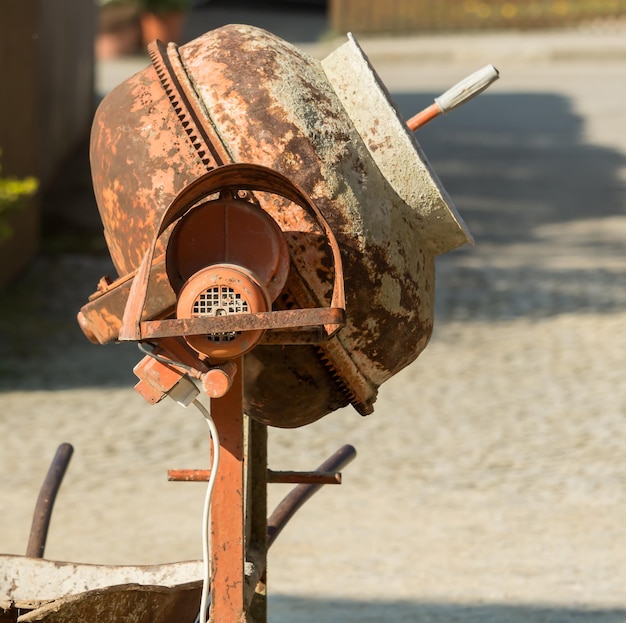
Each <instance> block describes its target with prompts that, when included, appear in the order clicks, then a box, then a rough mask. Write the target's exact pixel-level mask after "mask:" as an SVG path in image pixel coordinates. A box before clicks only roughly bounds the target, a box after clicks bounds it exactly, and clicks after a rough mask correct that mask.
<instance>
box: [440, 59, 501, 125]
mask: <svg viewBox="0 0 626 623" xmlns="http://www.w3.org/2000/svg"><path fill="white" fill-rule="evenodd" d="M499 77H500V73H499V72H498V70H497V69H496V68H495V67H494V66H493V65H487V66H486V67H483V68H482V69H479V70H478V71H476V72H474V73H473V74H471V75H470V76H467V78H464V79H463V80H461V82H459V83H458V84H455V85H454V86H453V87H452V88H450V89H448V90H447V91H446V92H445V93H444V94H443V95H440V96H439V97H436V98H435V102H436V103H437V105H438V106H439V108H441V112H443V114H444V115H445V114H446V113H448V112H450V111H451V110H454V109H455V108H456V107H457V106H460V105H461V104H464V103H465V102H467V101H468V100H470V99H472V97H475V96H476V95H478V94H479V93H482V92H483V91H484V90H485V89H486V88H487V87H488V86H490V85H491V84H493V83H494V82H495V81H496V80H497V79H498V78H499Z"/></svg>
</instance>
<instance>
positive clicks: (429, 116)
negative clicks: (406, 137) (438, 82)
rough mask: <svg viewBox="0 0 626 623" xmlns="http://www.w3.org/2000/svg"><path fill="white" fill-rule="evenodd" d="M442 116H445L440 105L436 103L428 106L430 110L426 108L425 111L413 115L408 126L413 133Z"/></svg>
mask: <svg viewBox="0 0 626 623" xmlns="http://www.w3.org/2000/svg"><path fill="white" fill-rule="evenodd" d="M441 114H443V111H442V110H441V108H440V107H439V104H437V102H434V103H432V104H431V105H430V106H428V108H424V110H421V111H420V112H418V113H417V114H416V115H413V116H412V117H411V118H410V119H409V120H408V121H407V122H406V124H407V126H408V128H409V130H411V132H415V130H418V129H419V128H421V127H422V126H425V125H426V124H427V123H428V122H429V121H432V120H433V119H435V118H436V117H438V116H439V115H441Z"/></svg>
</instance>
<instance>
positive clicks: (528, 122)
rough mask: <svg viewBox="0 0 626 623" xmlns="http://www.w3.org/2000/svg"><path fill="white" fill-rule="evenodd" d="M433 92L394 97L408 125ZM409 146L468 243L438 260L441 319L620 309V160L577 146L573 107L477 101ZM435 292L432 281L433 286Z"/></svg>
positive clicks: (625, 233) (625, 232)
mask: <svg viewBox="0 0 626 623" xmlns="http://www.w3.org/2000/svg"><path fill="white" fill-rule="evenodd" d="M436 95H437V94H436V93H433V94H419V95H416V94H404V93H397V94H393V99H394V101H395V102H396V104H397V105H398V108H399V110H400V111H401V113H402V114H403V116H405V117H406V118H408V117H409V116H411V115H412V114H414V113H415V111H417V110H421V109H422V108H424V107H425V106H427V105H428V104H429V103H430V102H432V101H433V98H434V97H435V96H436ZM417 138H418V140H419V142H420V144H421V146H422V148H423V149H424V151H425V153H426V154H427V157H428V158H429V160H430V161H431V163H432V164H433V166H434V168H435V170H436V171H437V173H438V175H439V177H440V178H441V180H442V182H443V184H444V186H445V187H446V189H447V190H448V192H449V194H450V196H451V197H452V199H453V201H454V203H455V205H456V206H457V208H458V210H459V212H460V213H461V216H462V217H463V218H464V220H465V221H466V223H467V224H468V226H469V229H470V231H471V232H472V234H473V235H474V237H475V239H476V247H475V248H471V247H465V248H463V249H461V250H459V251H456V252H453V253H451V254H449V255H446V256H443V257H442V258H441V259H440V261H439V266H440V274H441V276H442V277H444V279H445V284H442V286H443V287H442V288H441V289H440V292H439V300H438V312H439V314H440V315H446V316H454V317H458V318H463V319H474V320H480V319H485V318H489V319H506V318H515V317H520V316H532V317H544V316H549V315H554V314H561V313H582V312H612V311H616V310H618V309H624V308H625V306H626V294H625V292H626V275H625V274H624V270H623V267H624V264H623V249H624V241H625V240H626V228H625V227H624V223H623V222H622V223H619V225H620V227H621V229H617V230H616V229H615V227H614V225H615V224H616V223H617V219H618V218H619V217H622V218H623V217H624V216H626V208H625V206H626V192H625V189H624V184H623V182H621V180H620V179H619V177H618V175H619V171H620V170H621V169H622V168H623V167H624V165H625V161H626V159H625V157H624V154H623V153H620V152H617V151H614V150H611V149H607V148H604V147H599V146H596V145H593V144H590V143H588V142H586V140H585V128H584V123H583V119H582V118H581V117H580V116H578V115H577V114H576V113H575V112H574V110H573V108H572V102H571V101H570V100H569V99H568V98H566V97H562V96H559V95H555V94H549V93H508V94H507V93H503V94H497V95H492V94H484V95H482V96H481V98H480V100H477V101H476V102H472V103H470V104H468V105H467V106H465V107H463V108H461V109H458V110H456V111H454V113H453V114H451V115H449V116H447V117H444V118H440V119H438V120H436V121H434V122H432V123H431V124H430V125H428V126H426V127H424V128H423V129H422V130H420V131H418V134H417ZM440 282H441V280H440Z"/></svg>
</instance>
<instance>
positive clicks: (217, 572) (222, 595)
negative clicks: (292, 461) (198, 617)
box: [209, 357, 247, 623]
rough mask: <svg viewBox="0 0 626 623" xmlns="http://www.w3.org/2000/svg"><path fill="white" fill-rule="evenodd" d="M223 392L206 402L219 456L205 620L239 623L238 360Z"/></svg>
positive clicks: (241, 454)
mask: <svg viewBox="0 0 626 623" xmlns="http://www.w3.org/2000/svg"><path fill="white" fill-rule="evenodd" d="M236 364H237V373H236V374H235V376H234V379H233V385H232V387H231V389H230V391H229V392H227V393H226V394H225V395H224V396H223V397H222V398H214V399H212V400H211V417H212V418H213V421H214V422H215V426H216V428H217V431H218V433H219V436H220V449H221V458H220V465H219V468H218V472H217V480H216V482H215V489H214V490H213V503H212V510H211V519H210V522H211V530H210V533H211V606H210V609H209V622H210V623H245V622H246V621H247V616H246V612H245V611H246V607H245V592H246V590H245V581H244V579H245V487H244V485H245V482H244V474H245V472H244V466H245V443H244V415H243V361H242V358H241V357H240V358H239V359H238V360H237V361H236Z"/></svg>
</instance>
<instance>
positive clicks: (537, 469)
mask: <svg viewBox="0 0 626 623" xmlns="http://www.w3.org/2000/svg"><path fill="white" fill-rule="evenodd" d="M206 15H208V12H207V13H206ZM242 21H243V20H242ZM362 43H363V45H364V48H365V50H366V52H370V53H371V57H372V59H373V62H374V64H375V65H376V67H377V69H378V71H379V72H380V74H381V76H382V78H383V80H384V81H385V82H386V83H387V85H388V86H389V88H390V90H391V92H392V96H393V98H394V100H395V101H396V102H397V104H398V107H399V109H400V110H401V111H402V113H403V114H404V115H406V116H407V117H408V116H409V115H410V114H412V112H415V111H416V110H419V109H420V108H421V107H422V106H424V105H426V104H427V103H429V102H430V101H431V100H432V97H433V96H434V95H436V94H437V93H438V92H440V91H441V90H443V89H444V88H446V86H448V85H449V84H451V83H452V82H454V81H455V80H456V79H458V78H460V77H461V76H463V75H465V74H466V73H468V72H469V71H471V70H472V69H474V68H476V67H479V66H481V64H484V63H486V62H491V63H493V64H495V65H496V66H498V68H499V69H500V70H501V74H502V79H501V81H500V82H499V83H498V84H497V85H496V86H495V87H494V88H493V89H492V90H491V91H490V92H489V93H488V94H485V95H483V96H482V97H481V98H480V99H478V100H476V101H474V102H473V103H471V104H469V105H468V106H467V107H466V108H464V109H462V110H459V111H457V112H456V113H454V114H453V115H450V116H449V117H446V118H444V119H441V120H438V121H437V122H435V123H434V124H433V125H432V126H431V127H428V128H425V129H424V130H423V131H422V132H421V133H420V135H419V139H420V142H421V143H422V146H423V147H424V149H425V151H426V153H427V154H428V156H429V157H430V159H431V160H432V162H433V164H434V166H435V168H436V169H437V171H438V172H439V174H440V176H441V178H442V180H443V182H444V184H445V185H446V187H447V188H448V190H449V192H450V194H451V195H452V196H453V198H454V199H455V202H456V204H457V206H458V208H459V210H460V212H461V213H462V214H463V216H464V218H465V220H466V221H467V223H468V225H469V227H470V229H471V230H472V231H473V233H474V235H475V237H476V240H477V245H476V247H475V248H467V249H463V250H461V251H458V252H455V253H453V254H450V255H447V256H445V257H442V258H441V259H440V261H439V264H438V275H439V282H438V288H437V328H436V331H435V335H434V338H433V340H432V342H431V344H430V346H429V347H428V349H427V350H426V352H425V353H424V354H423V355H422V357H421V358H420V359H419V360H418V361H417V362H416V363H415V364H414V365H413V366H411V367H410V368H409V369H407V370H406V371H404V372H403V373H401V374H400V375H398V376H397V377H395V378H394V379H392V380H391V381H390V382H389V383H388V384H387V385H385V386H384V387H383V389H382V391H381V397H380V400H379V403H378V405H377V410H376V413H375V414H374V415H372V416H371V417H369V418H366V419H362V418H360V417H359V416H357V415H356V414H355V413H354V412H353V411H351V410H349V409H348V410H344V411H341V412H338V413H336V414H333V415H331V416H329V417H327V418H325V419H324V420H322V421H321V422H319V423H318V424H316V425H313V426H310V427H307V428H304V429H300V430H297V431H273V432H272V436H271V463H272V466H273V467H275V468H285V469H286V468H296V469H297V468H309V467H311V466H312V465H314V464H317V463H319V462H320V460H321V459H322V458H324V457H325V456H326V455H328V454H330V453H331V452H332V451H333V450H334V449H335V448H336V447H337V446H338V445H341V444H342V443H345V442H349V443H352V444H354V445H355V446H356V447H357V449H358V450H359V457H358V458H357V461H356V462H355V463H353V464H352V465H351V466H350V467H349V468H347V469H346V473H345V479H344V485H342V487H341V488H333V489H331V488H329V489H327V490H325V491H324V492H322V493H321V494H319V496H318V497H317V498H316V499H314V500H313V501H312V502H310V503H309V505H308V506H307V507H306V508H305V509H303V510H302V511H301V512H300V514H299V516H298V517H296V519H295V520H294V522H293V524H292V525H291V526H290V528H289V529H288V530H287V531H285V533H284V534H283V535H281V537H280V539H279V540H278V542H277V543H276V546H275V548H274V550H273V552H272V555H271V560H270V591H271V600H270V607H271V617H272V618H271V620H272V621H276V622H282V621H284V622H289V623H309V622H313V621H319V620H328V621H336V622H338V623H344V622H346V623H347V622H352V621H359V622H362V621H372V622H373V621H393V622H394V623H395V622H401V621H407V622H409V621H411V622H414V621H419V622H434V621H436V622H449V621H463V622H469V621H481V622H484V621H488V622H506V623H521V622H522V621H548V622H551V623H554V622H556V623H566V622H567V623H570V622H574V621H577V622H578V621H590V622H594V623H619V622H624V621H626V589H625V579H626V529H625V528H624V526H625V525H626V422H625V420H626V384H625V383H624V376H625V372H626V354H625V352H626V348H625V347H626V253H625V245H626V108H625V107H624V105H623V102H624V99H625V96H626V79H625V78H626V54H625V53H624V50H625V49H626V46H624V45H623V33H622V32H614V31H605V32H597V31H583V32H570V33H552V34H549V35H547V34H546V35H539V36H537V35H516V36H506V37H504V36H500V35H485V36H481V37H435V38H419V39H406V40H400V41H398V40H396V41H375V40H372V41H364V42H362ZM303 45H304V46H307V49H309V50H310V51H311V52H312V53H315V54H323V53H324V50H325V49H326V48H327V47H331V48H332V46H333V43H332V42H330V43H328V42H325V43H324V44H323V46H320V45H313V44H311V43H310V42H306V41H305V42H304V43H303ZM322 48H323V49H322ZM136 62H137V61H136V59H135V60H133V61H132V63H136ZM132 63H131V62H128V63H127V64H126V65H124V64H118V65H117V66H108V67H104V66H101V67H100V73H99V76H100V78H99V79H100V85H101V88H104V89H106V81H107V80H111V79H113V78H115V77H116V76H117V77H119V76H120V75H121V74H120V72H123V71H126V70H128V69H132V67H131V65H132ZM85 205H87V204H85ZM85 209H86V210H87V209H88V208H85ZM89 209H90V208H89ZM92 216H93V215H92ZM107 270H108V260H107V259H106V257H103V256H97V255H90V256H87V255H84V254H80V255H77V254H73V255H68V254H63V255H58V256H54V257H50V256H48V257H45V258H41V259H40V260H39V261H38V262H37V263H36V265H35V266H34V267H33V269H32V270H31V271H30V272H29V273H28V274H27V275H25V277H24V279H23V280H21V281H20V282H19V283H18V284H16V286H15V287H14V288H12V289H11V290H9V291H7V292H5V293H4V294H3V298H2V306H1V308H0V322H1V323H2V327H3V331H4V332H5V335H4V336H3V339H2V342H1V343H0V353H1V356H2V358H1V362H2V363H1V365H0V384H1V387H2V390H3V391H2V405H3V412H4V413H3V416H2V417H1V418H0V432H1V433H2V436H3V438H4V439H5V444H4V446H5V447H4V448H3V452H2V454H1V455H0V528H1V529H0V551H3V552H13V553H22V552H23V551H24V548H25V545H26V540H27V535H28V529H29V524H30V519H31V513H32V508H33V505H34V501H35V499H36V495H37V489H38V486H39V483H40V482H41V479H42V478H43V475H44V473H45V471H46V469H47V465H48V463H49V460H50V458H51V456H52V455H53V453H54V449H55V448H56V445H57V444H58V443H60V442H61V441H70V442H72V443H74V445H75V446H76V455H75V458H74V460H73V464H72V467H71V469H70V474H69V475H68V477H67V480H66V483H65V485H64V488H63V490H62V494H61V496H60V498H59V501H58V506H57V509H56V511H55V517H54V523H53V526H52V529H51V534H50V540H49V548H48V554H47V555H48V556H49V557H50V558H56V559H61V560H81V561H91V562H105V563H148V562H158V561H170V560H177V559H186V558H191V557H196V556H198V555H199V527H198V523H199V513H200V506H201V497H202V494H203V492H202V491H201V490H200V489H201V488H199V487H197V486H195V485H189V486H186V485H180V484H169V483H167V482H165V476H164V473H165V470H166V469H167V468H168V467H175V466H185V467H187V466H192V467H199V466H202V465H203V464H204V460H205V459H204V453H205V451H206V437H205V432H204V425H203V423H202V422H201V421H200V420H199V418H198V417H197V416H195V415H194V414H192V413H190V412H188V411H183V410H180V409H179V408H178V407H176V406H172V405H167V404H166V405H160V406H159V407H156V408H148V407H145V406H144V405H143V404H142V402H141V401H140V399H139V398H138V397H137V396H136V395H135V394H134V393H133V391H132V390H131V389H130V386H131V384H132V375H131V373H130V369H131V367H132V364H133V362H134V361H135V360H136V359H137V355H136V354H135V352H134V349H128V348H125V347H121V346H111V347H101V348H98V347H95V346H91V345H90V344H88V343H87V342H86V341H85V340H84V339H83V338H82V336H81V334H80V332H79V330H78V329H77V327H76V326H75V324H74V323H73V317H74V314H75V312H76V311H77V309H78V308H79V307H80V305H81V304H82V303H83V301H84V300H85V298H86V296H87V295H88V294H89V292H91V290H92V289H93V287H94V286H95V283H96V281H97V279H98V278H99V276H100V275H101V274H102V273H104V272H106V271H107ZM70 275H71V278H70V277H69V276H70ZM282 493H283V491H282V490H279V489H273V490H272V492H271V501H272V502H275V501H276V500H277V499H278V498H279V497H280V495H281V494H282Z"/></svg>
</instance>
